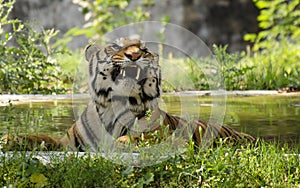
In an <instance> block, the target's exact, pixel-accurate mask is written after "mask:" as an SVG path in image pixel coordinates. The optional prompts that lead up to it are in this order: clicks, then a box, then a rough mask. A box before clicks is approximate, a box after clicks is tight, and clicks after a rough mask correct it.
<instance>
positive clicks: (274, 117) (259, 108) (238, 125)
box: [0, 95, 300, 142]
mask: <svg viewBox="0 0 300 188" xmlns="http://www.w3.org/2000/svg"><path fill="white" fill-rule="evenodd" d="M87 101H88V99H74V100H72V99H64V100H54V101H46V102H30V103H23V104H18V105H13V106H10V107H9V106H4V107H0V136H2V135H3V134H7V133H21V132H22V133H24V132H26V133H46V134H50V135H52V136H55V137H61V136H62V135H63V134H65V132H66V130H67V129H68V128H69V127H70V126H71V125H72V124H73V123H74V122H75V119H76V116H77V115H78V114H80V112H81V111H82V110H83V109H84V107H85V106H86V104H87ZM220 104H221V105H220ZM160 105H161V108H163V109H165V110H166V111H168V112H169V113H171V114H175V115H184V116H186V115H187V114H188V117H194V116H196V117H198V116H200V118H202V119H204V120H206V121H210V120H211V118H213V117H216V116H219V117H221V118H219V119H221V120H222V122H223V124H224V125H227V126H231V127H233V128H234V129H236V130H238V131H243V132H246V133H249V134H252V135H254V136H258V137H263V138H268V139H270V138H272V139H273V138H276V139H279V140H285V141H286V140H289V141H296V142H298V141H299V138H300V96H299V95H297V96H295V95H294V96H293V95H291V96H281V95H274V96H273V95H271V96H251V97H250V96H248V97H247V96H233V95H232V96H227V99H226V100H225V98H224V97H220V98H218V97H211V96H191V95H187V96H174V95H164V96H163V97H162V101H161V104H160ZM216 109H217V111H214V110H216ZM218 110H219V111H218ZM216 112H218V113H216ZM219 112H220V113H219ZM74 114H76V115H74ZM223 114H224V119H223V118H222V117H223ZM219 122H220V120H219Z"/></svg>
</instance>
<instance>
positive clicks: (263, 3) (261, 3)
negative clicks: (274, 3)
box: [256, 0, 271, 9]
mask: <svg viewBox="0 0 300 188" xmlns="http://www.w3.org/2000/svg"><path fill="white" fill-rule="evenodd" d="M270 3H271V2H269V1H265V0H264V1H258V2H257V3H256V6H257V8H259V9H263V8H267V7H269V6H270Z"/></svg>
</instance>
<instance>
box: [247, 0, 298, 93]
mask: <svg viewBox="0 0 300 188" xmlns="http://www.w3.org/2000/svg"><path fill="white" fill-rule="evenodd" d="M253 2H254V3H255V4H256V6H257V7H258V8H259V9H260V10H261V11H260V15H259V16H258V18H257V19H258V21H259V27H260V28H261V29H262V31H260V32H259V33H258V34H247V35H245V37H244V39H245V40H246V41H251V42H253V47H252V52H253V56H246V57H245V58H244V61H245V63H247V64H248V65H250V66H254V67H255V69H254V70H253V72H252V71H251V72H248V73H247V75H246V77H247V80H246V81H247V83H248V88H249V89H256V88H259V89H278V88H284V87H289V88H296V89H300V80H299V78H300V53H299V52H300V45H299V43H300V9H299V8H300V6H299V5H300V1H299V0H291V1H286V0H273V1H265V0H253Z"/></svg>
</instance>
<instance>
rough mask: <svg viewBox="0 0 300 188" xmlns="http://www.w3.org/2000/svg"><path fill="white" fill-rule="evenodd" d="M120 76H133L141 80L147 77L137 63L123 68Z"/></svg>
mask: <svg viewBox="0 0 300 188" xmlns="http://www.w3.org/2000/svg"><path fill="white" fill-rule="evenodd" d="M119 78H121V79H122V78H132V79H135V80H141V79H143V78H145V75H143V74H142V71H141V68H140V67H138V66H136V65H130V66H127V67H125V68H123V69H121V71H120V74H119Z"/></svg>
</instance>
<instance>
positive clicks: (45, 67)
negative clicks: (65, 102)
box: [0, 0, 68, 94]
mask: <svg viewBox="0 0 300 188" xmlns="http://www.w3.org/2000/svg"><path fill="white" fill-rule="evenodd" d="M0 2H1V3H0V19H1V20H0V37H1V42H0V80H1V81H0V92H1V93H43V94H48V93H53V92H55V93H60V92H64V91H65V88H64V87H63V86H64V81H66V80H68V77H67V76H65V78H66V80H64V79H62V78H63V77H64V75H63V73H62V71H61V70H60V66H59V65H58V64H57V62H56V60H55V59H54V58H53V56H54V55H56V54H61V53H65V52H66V51H65V50H63V51H60V50H58V49H57V48H52V46H51V41H52V40H53V39H55V37H56V35H57V34H58V31H56V30H54V29H50V30H43V31H42V32H37V31H36V30H35V29H33V28H32V27H31V26H30V25H29V24H24V23H22V22H21V21H20V20H18V19H9V14H10V12H11V10H12V8H13V5H14V3H15V1H14V0H9V1H4V0H0Z"/></svg>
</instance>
